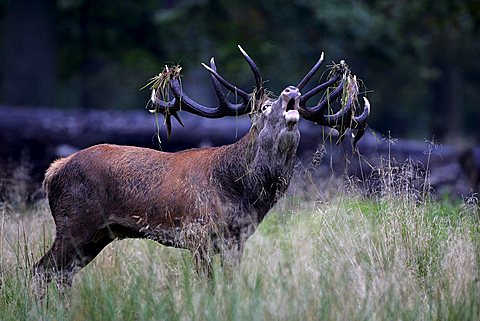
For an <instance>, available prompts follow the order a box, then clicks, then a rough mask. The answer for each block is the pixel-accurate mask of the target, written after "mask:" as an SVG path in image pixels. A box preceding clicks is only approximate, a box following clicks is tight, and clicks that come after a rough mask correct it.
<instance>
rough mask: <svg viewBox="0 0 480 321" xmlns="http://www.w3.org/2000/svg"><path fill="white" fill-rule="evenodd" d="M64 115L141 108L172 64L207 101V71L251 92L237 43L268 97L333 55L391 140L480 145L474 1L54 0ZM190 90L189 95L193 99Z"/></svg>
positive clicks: (479, 46) (479, 34)
mask: <svg viewBox="0 0 480 321" xmlns="http://www.w3.org/2000/svg"><path fill="white" fill-rule="evenodd" d="M56 10H57V12H56V19H57V20H58V21H57V24H56V25H57V33H58V34H57V47H58V48H57V49H58V50H57V52H58V57H57V65H58V70H57V74H58V85H59V90H58V91H57V102H58V105H59V106H65V107H71V106H82V107H96V108H140V107H142V106H143V105H144V104H145V103H146V101H147V99H148V93H147V92H146V91H145V92H140V93H139V92H138V89H139V88H141V87H142V86H143V85H144V84H145V83H146V81H147V80H148V79H149V78H150V77H152V76H153V75H155V74H156V73H158V72H159V71H161V69H162V67H163V65H164V64H166V63H180V64H181V65H182V66H183V71H184V74H185V76H186V77H185V79H188V78H189V77H192V78H193V79H194V80H196V82H194V85H196V86H199V87H202V90H204V92H205V93H209V92H211V91H212V90H211V89H210V87H209V86H210V83H209V80H208V75H207V73H206V72H203V71H202V74H200V76H198V77H197V76H195V77H194V76H192V75H194V74H195V75H196V74H197V73H198V72H199V71H200V70H201V66H200V62H207V61H208V60H209V58H210V57H211V56H215V57H216V61H217V65H218V67H219V70H220V71H221V73H222V74H224V75H225V76H226V78H227V79H230V80H231V81H232V82H234V83H236V84H238V85H240V86H241V87H243V88H245V89H250V88H251V87H252V86H253V79H252V76H251V74H250V71H249V68H248V67H247V65H246V64H245V63H244V62H243V61H242V58H241V56H240V55H239V53H238V50H237V47H236V45H237V44H241V45H242V46H243V47H244V48H245V49H246V50H247V51H248V52H249V54H250V55H251V56H252V57H253V58H254V59H255V61H256V62H257V64H258V66H259V67H260V69H261V70H262V73H263V76H264V79H265V80H267V86H268V87H269V89H270V90H272V91H274V92H276V93H278V92H280V91H281V89H282V88H283V87H285V86H286V85H290V84H296V83H297V82H298V81H299V80H300V79H301V78H302V76H303V75H304V74H305V73H306V72H307V71H308V70H309V68H310V67H311V66H312V65H313V64H314V63H315V61H316V60H317V59H318V57H319V55H320V53H321V51H325V53H326V62H327V63H326V65H329V64H331V61H336V62H338V61H339V60H340V59H345V60H346V61H347V62H348V63H349V65H350V66H351V67H352V69H353V71H354V72H355V73H356V74H358V75H359V77H360V78H361V79H362V80H363V82H364V84H365V90H366V91H367V96H368V97H369V99H370V100H371V102H372V106H373V113H372V117H371V121H370V125H371V127H373V128H375V129H378V130H380V131H382V132H383V133H386V132H387V131H391V132H392V134H393V135H394V136H410V137H417V138H429V139H431V138H432V136H435V137H437V138H439V139H443V138H446V137H447V138H452V137H454V138H455V137H462V136H463V137H467V138H469V139H477V140H480V128H479V126H477V123H478V119H480V108H479V106H478V101H480V93H479V90H478V88H480V62H479V61H478V60H477V59H475V58H476V56H477V55H478V53H479V52H480V2H479V1H478V0H466V1H455V0H438V1H433V0H428V1H406V0H361V1H358V0H355V1H354V0H344V1H309V0H294V1H286V0H272V1H253V0H244V1H234V0H210V1H207V0H196V1H194V0H184V1H174V0H163V1H153V0H141V1H132V0H126V1H118V2H111V1H93V0H58V1H57V5H56ZM187 90H188V89H187Z"/></svg>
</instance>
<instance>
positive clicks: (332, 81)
mask: <svg viewBox="0 0 480 321" xmlns="http://www.w3.org/2000/svg"><path fill="white" fill-rule="evenodd" d="M339 79H340V75H335V76H334V77H332V78H331V79H329V80H328V81H326V82H324V83H323V84H320V85H318V86H316V87H315V88H312V89H311V90H310V91H308V92H307V93H305V94H304V95H302V98H301V101H303V103H306V101H307V100H309V99H310V98H312V97H313V96H315V95H316V94H318V93H319V92H320V91H322V90H323V89H325V88H328V87H330V86H331V85H333V84H335V83H336V82H337V81H338V80H339ZM339 87H340V86H339Z"/></svg>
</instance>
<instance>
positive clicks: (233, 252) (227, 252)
mask: <svg viewBox="0 0 480 321" xmlns="http://www.w3.org/2000/svg"><path fill="white" fill-rule="evenodd" d="M244 245H245V242H243V241H240V240H234V241H231V242H228V243H227V244H225V245H224V246H223V248H222V249H221V251H220V262H221V264H222V267H223V270H224V272H225V276H226V277H227V279H231V278H232V277H233V272H234V271H236V270H237V269H238V267H239V266H240V261H241V259H242V255H243V249H244Z"/></svg>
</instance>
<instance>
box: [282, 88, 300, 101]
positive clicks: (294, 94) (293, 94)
mask: <svg viewBox="0 0 480 321" xmlns="http://www.w3.org/2000/svg"><path fill="white" fill-rule="evenodd" d="M301 95H302V94H300V90H299V89H298V88H297V87H294V86H288V87H287V88H285V89H284V90H283V91H282V98H283V99H285V100H290V99H292V98H293V99H295V98H298V97H300V96H301Z"/></svg>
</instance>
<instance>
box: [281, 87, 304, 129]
mask: <svg viewBox="0 0 480 321" xmlns="http://www.w3.org/2000/svg"><path fill="white" fill-rule="evenodd" d="M301 95H302V94H301V93H300V90H299V89H298V88H297V87H293V86H288V87H287V88H285V89H284V90H283V91H282V94H281V96H280V97H281V98H282V108H283V117H285V121H286V123H287V127H288V128H289V129H293V128H294V127H295V125H296V124H297V123H298V120H299V119H300V114H299V113H298V104H299V101H300V96H301Z"/></svg>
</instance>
